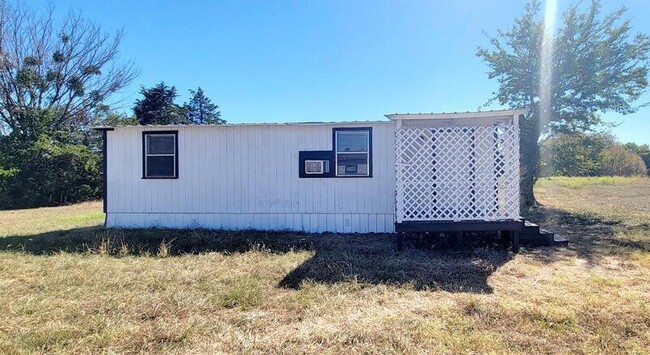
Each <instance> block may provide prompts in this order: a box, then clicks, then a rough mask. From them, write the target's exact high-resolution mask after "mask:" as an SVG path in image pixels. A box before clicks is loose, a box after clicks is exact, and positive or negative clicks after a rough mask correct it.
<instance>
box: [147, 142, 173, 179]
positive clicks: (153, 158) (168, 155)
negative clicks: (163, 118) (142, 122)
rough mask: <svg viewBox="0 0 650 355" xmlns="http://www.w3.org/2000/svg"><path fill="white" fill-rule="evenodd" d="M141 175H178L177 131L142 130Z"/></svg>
mask: <svg viewBox="0 0 650 355" xmlns="http://www.w3.org/2000/svg"><path fill="white" fill-rule="evenodd" d="M142 142H143V152H142V153H143V154H142V159H143V161H142V170H143V172H142V177H143V178H144V179H175V178H177V177H178V131H161V132H142Z"/></svg>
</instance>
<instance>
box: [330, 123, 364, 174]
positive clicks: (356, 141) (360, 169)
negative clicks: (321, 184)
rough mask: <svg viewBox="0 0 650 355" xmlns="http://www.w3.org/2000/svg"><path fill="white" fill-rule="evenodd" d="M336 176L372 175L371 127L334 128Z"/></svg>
mask: <svg viewBox="0 0 650 355" xmlns="http://www.w3.org/2000/svg"><path fill="white" fill-rule="evenodd" d="M334 152H335V156H336V158H335V159H336V176H352V177H355V176H356V177H370V176H372V166H371V164H372V128H335V129H334Z"/></svg>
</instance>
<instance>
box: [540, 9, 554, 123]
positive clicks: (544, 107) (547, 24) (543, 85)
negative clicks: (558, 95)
mask: <svg viewBox="0 0 650 355" xmlns="http://www.w3.org/2000/svg"><path fill="white" fill-rule="evenodd" d="M556 13H557V0H546V11H544V33H543V37H542V47H541V48H540V55H539V57H540V64H539V99H540V102H539V119H540V122H539V123H540V128H543V127H545V126H546V124H547V123H548V122H549V121H550V120H551V97H552V95H553V92H552V81H553V36H554V34H555V18H556Z"/></svg>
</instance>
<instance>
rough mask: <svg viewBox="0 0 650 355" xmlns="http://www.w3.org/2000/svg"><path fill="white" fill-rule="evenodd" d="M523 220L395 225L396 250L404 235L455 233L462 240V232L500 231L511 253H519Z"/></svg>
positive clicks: (421, 222)
mask: <svg viewBox="0 0 650 355" xmlns="http://www.w3.org/2000/svg"><path fill="white" fill-rule="evenodd" d="M524 223H525V222H524V220H498V221H485V220H465V221H409V222H398V223H395V232H396V233H397V249H398V250H402V239H403V238H404V233H456V235H457V238H458V239H462V234H463V233H464V232H494V231H501V232H502V235H504V237H507V238H509V239H510V240H511V242H512V251H513V252H515V253H517V252H519V232H520V231H522V230H523V229H524V226H525V224H524Z"/></svg>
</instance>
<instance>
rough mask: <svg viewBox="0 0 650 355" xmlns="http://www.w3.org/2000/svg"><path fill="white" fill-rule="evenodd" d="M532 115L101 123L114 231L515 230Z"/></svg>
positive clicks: (106, 191) (107, 201)
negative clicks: (525, 133) (526, 123)
mask: <svg viewBox="0 0 650 355" xmlns="http://www.w3.org/2000/svg"><path fill="white" fill-rule="evenodd" d="M522 114H524V111H521V110H507V111H506V110H504V111H489V112H474V113H451V114H446V113H443V114H392V115H387V116H386V117H387V118H388V120H384V121H376V122H331V123H286V124H227V125H169V126H120V127H98V128H97V129H98V130H101V131H102V132H103V137H104V194H105V195H104V197H105V198H104V209H105V213H106V222H105V225H106V226H107V227H126V228H141V227H161V228H209V229H257V230H297V231H305V232H336V233H354V232H358V233H369V232H370V233H393V232H409V231H436V230H465V231H470V230H479V229H480V230H484V229H486V228H487V229H490V228H492V229H495V230H516V229H518V228H520V224H521V221H520V217H519V130H518V119H519V116H520V115H522ZM441 228H442V229H441Z"/></svg>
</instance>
